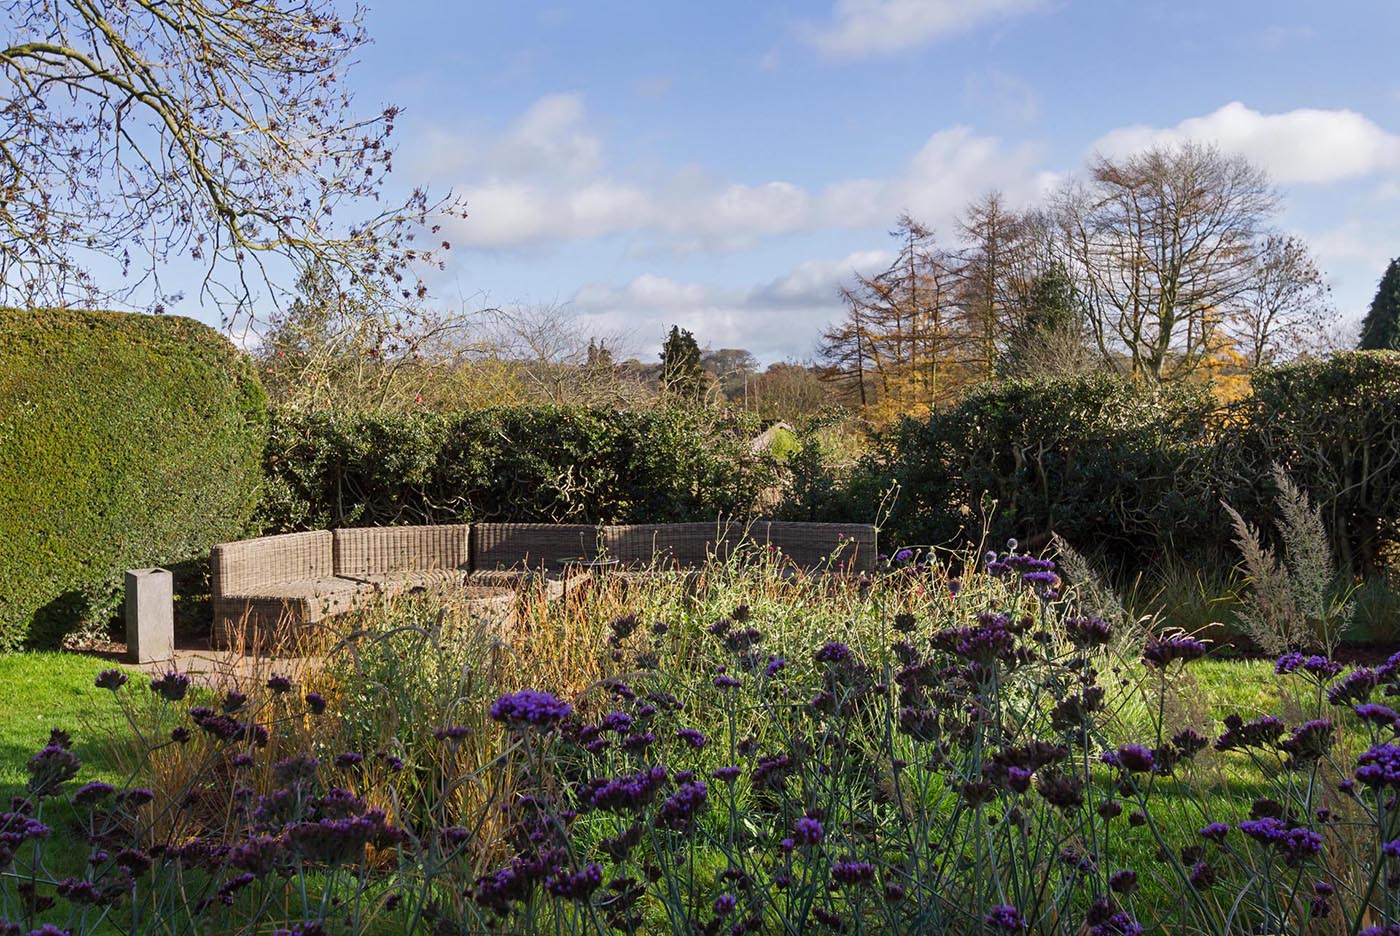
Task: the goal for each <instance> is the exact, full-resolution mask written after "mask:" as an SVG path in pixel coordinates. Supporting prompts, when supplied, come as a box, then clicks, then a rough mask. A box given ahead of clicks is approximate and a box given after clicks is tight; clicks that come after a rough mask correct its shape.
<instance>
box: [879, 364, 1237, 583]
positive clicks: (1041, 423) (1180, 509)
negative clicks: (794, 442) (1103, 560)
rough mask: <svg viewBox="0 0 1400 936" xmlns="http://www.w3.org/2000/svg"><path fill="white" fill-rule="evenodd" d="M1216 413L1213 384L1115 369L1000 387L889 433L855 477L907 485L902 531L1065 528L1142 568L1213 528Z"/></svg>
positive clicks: (1034, 532) (1036, 533)
mask: <svg viewBox="0 0 1400 936" xmlns="http://www.w3.org/2000/svg"><path fill="white" fill-rule="evenodd" d="M1213 410H1214V406H1213V404H1212V402H1211V400H1210V398H1209V396H1208V395H1207V394H1205V393H1203V392H1199V391H1195V390H1190V389H1186V388H1174V387H1149V386H1146V385H1142V384H1134V383H1131V382H1127V381H1123V380H1118V379H1115V378H1111V377H1107V376H1097V377H1082V378H1072V379H1056V380H1035V381H1012V382H1008V383H1002V384H997V385H993V386H987V387H984V388H982V389H980V390H978V391H975V392H973V393H972V394H971V395H970V396H968V397H967V398H966V399H964V400H963V401H962V402H961V403H960V404H959V405H958V406H957V407H955V408H953V409H950V410H948V411H945V412H942V413H939V414H937V415H935V416H934V417H932V418H930V419H926V420H912V419H909V420H905V421H904V422H902V423H901V424H899V425H898V426H896V427H895V428H893V429H892V430H891V431H889V432H888V433H886V434H884V435H883V436H882V437H880V438H879V439H878V444H877V445H876V447H875V449H874V451H873V452H872V454H871V455H870V456H869V457H868V458H867V459H866V460H865V462H864V463H863V464H862V465H861V467H860V469H859V471H858V472H857V477H856V478H855V479H854V482H853V487H854V489H855V492H856V499H857V500H858V501H862V500H863V501H870V500H872V499H873V498H874V497H875V496H876V495H877V494H878V493H879V492H880V491H881V490H882V489H884V488H885V487H887V486H888V485H889V484H890V483H891V482H895V483H897V484H898V488H899V490H898V495H897V498H896V500H895V502H894V508H893V512H892V513H891V515H890V517H889V523H888V526H889V529H890V533H891V534H892V537H891V539H890V541H891V542H893V541H895V540H900V541H903V542H910V543H921V544H944V545H957V544H960V543H963V542H965V541H967V540H968V539H975V538H976V537H977V536H978V535H980V533H981V530H982V526H983V524H984V523H989V525H990V527H989V532H990V534H991V538H992V543H993V544H994V545H998V546H999V545H1000V543H1001V542H1002V541H1004V540H1005V539H1007V538H1008V537H1010V536H1016V537H1017V538H1019V539H1020V540H1021V541H1022V542H1025V543H1027V544H1028V545H1031V546H1033V547H1036V548H1039V547H1041V546H1043V545H1045V544H1046V543H1047V542H1048V540H1049V538H1050V535H1051V533H1052V532H1053V533H1058V534H1059V535H1061V536H1063V537H1065V539H1066V540H1068V541H1069V542H1071V543H1073V544H1075V545H1077V546H1079V547H1080V548H1082V549H1086V550H1090V551H1093V552H1094V553H1096V554H1099V555H1103V556H1109V557H1111V558H1112V559H1113V560H1114V561H1115V562H1116V563H1117V564H1120V565H1125V566H1135V565H1142V564H1145V563H1147V562H1150V561H1152V560H1153V559H1155V558H1158V557H1160V555H1161V554H1162V553H1164V552H1166V551H1172V552H1175V553H1177V554H1181V553H1183V552H1185V553H1190V552H1193V551H1195V550H1196V549H1197V548H1198V547H1199V546H1200V545H1201V540H1202V535H1203V534H1204V538H1206V539H1207V540H1208V539H1209V538H1210V535H1211V533H1210V531H1208V530H1207V529H1205V527H1207V526H1208V525H1209V520H1210V517H1211V516H1212V515H1213V513H1214V512H1215V511H1216V507H1215V501H1216V499H1217V498H1216V491H1215V489H1214V477H1213V471H1212V470H1211V469H1210V465H1211V463H1212V461H1213V458H1214V454H1215V450H1214V448H1213V446H1212V436H1213V432H1212V415H1213ZM859 509H860V508H858V510H859ZM864 509H868V508H864Z"/></svg>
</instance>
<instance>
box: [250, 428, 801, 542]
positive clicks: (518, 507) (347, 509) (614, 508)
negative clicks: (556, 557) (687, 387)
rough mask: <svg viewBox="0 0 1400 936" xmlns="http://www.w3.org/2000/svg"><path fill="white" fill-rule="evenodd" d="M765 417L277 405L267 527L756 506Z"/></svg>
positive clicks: (596, 519)
mask: <svg viewBox="0 0 1400 936" xmlns="http://www.w3.org/2000/svg"><path fill="white" fill-rule="evenodd" d="M754 431H755V427H754V426H753V425H751V424H749V423H748V422H746V421H743V420H738V421H733V420H727V419H720V418H719V417H716V416H715V415H714V414H712V413H707V412H704V411H701V410H698V409H696V410H689V411H687V410H682V409H650V410H635V411H622V412H617V411H613V410H601V409H584V408H572V407H569V408H560V407H538V408H533V407H532V408H503V409H486V410H476V411H470V412H462V413H454V414H435V413H354V412H343V413H336V412H299V411H290V410H289V411H277V412H275V413H274V418H273V420H272V425H271V432H270V435H269V441H268V446H267V453H266V459H265V470H266V483H265V490H264V499H263V502H262V507H261V510H260V514H259V518H260V520H261V522H262V525H263V526H264V528H266V529H267V530H268V531H292V530H306V529H323V528H331V527H338V526H380V525H391V524H416V523H446V522H470V521H478V520H479V521H486V520H512V521H520V522H527V521H538V522H553V523H563V522H587V523H607V522H631V521H649V522H671V521H683V520H703V519H714V518H715V517H716V516H717V515H719V514H724V515H730V516H742V515H745V514H748V513H750V512H752V511H753V510H754V509H755V507H756V505H757V504H758V503H759V500H760V496H761V495H762V494H763V492H764V491H765V490H767V489H768V488H769V487H771V485H772V484H773V482H774V477H775V475H774V467H773V463H772V460H771V459H769V458H767V457H765V456H759V455H755V454H754V453H753V452H752V451H751V450H750V447H749V439H750V437H751V436H752V435H753V433H754Z"/></svg>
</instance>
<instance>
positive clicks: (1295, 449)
mask: <svg viewBox="0 0 1400 936" xmlns="http://www.w3.org/2000/svg"><path fill="white" fill-rule="evenodd" d="M1253 385H1254V390H1253V395H1252V396H1251V397H1250V398H1249V399H1248V400H1246V401H1245V402H1244V403H1243V404H1242V405H1241V407H1240V413H1239V417H1240V418H1239V419H1238V420H1237V422H1238V424H1239V426H1240V428H1239V429H1238V430H1237V431H1235V432H1234V433H1232V441H1234V443H1235V448H1234V450H1233V451H1232V452H1231V453H1230V455H1231V457H1230V458H1229V459H1227V460H1225V462H1224V464H1225V465H1227V466H1228V467H1229V468H1230V469H1231V477H1229V478H1228V479H1227V482H1226V483H1227V484H1228V488H1229V491H1230V496H1231V502H1232V503H1236V502H1237V503H1239V504H1240V505H1242V506H1241V509H1245V510H1248V511H1250V512H1252V513H1254V514H1256V515H1260V514H1264V513H1266V512H1267V511H1268V510H1269V505H1270V501H1271V499H1272V496H1273V493H1274V492H1273V490H1272V483H1271V481H1270V477H1269V463H1270V462H1273V461H1277V462H1279V463H1280V464H1282V465H1285V466H1287V468H1288V470H1289V473H1290V474H1291V475H1292V477H1293V479H1294V480H1295V481H1296V482H1298V483H1299V484H1300V485H1302V486H1303V488H1304V489H1305V490H1307V491H1308V492H1309V493H1310V494H1311V495H1312V496H1313V498H1314V500H1316V501H1317V503H1318V505H1319V506H1320V507H1321V508H1322V515H1323V519H1324V520H1325V521H1326V523H1327V526H1328V528H1329V532H1330V533H1331V536H1332V542H1333V543H1334V544H1335V547H1336V549H1337V551H1338V553H1339V558H1340V559H1341V560H1342V561H1343V562H1344V563H1345V564H1347V565H1348V566H1349V567H1351V568H1353V569H1355V570H1356V571H1358V572H1362V573H1370V572H1374V571H1375V570H1376V569H1377V567H1378V566H1380V565H1381V564H1382V563H1384V562H1386V561H1388V560H1390V561H1393V560H1395V559H1400V556H1397V555H1396V552H1397V550H1398V549H1400V351H1349V352H1345V353H1341V354H1335V355H1333V356H1331V357H1329V358H1326V359H1324V360H1320V361H1313V362H1308V363H1302V364H1291V365H1288V366H1286V367H1277V368H1271V369H1268V370H1265V371H1262V372H1260V373H1259V374H1257V375H1256V376H1255V378H1254V381H1253ZM1261 497H1262V498H1263V500H1262V502H1261Z"/></svg>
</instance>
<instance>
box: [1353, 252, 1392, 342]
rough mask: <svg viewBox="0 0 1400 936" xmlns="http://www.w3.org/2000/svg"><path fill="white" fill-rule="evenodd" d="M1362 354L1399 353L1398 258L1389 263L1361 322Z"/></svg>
mask: <svg viewBox="0 0 1400 936" xmlns="http://www.w3.org/2000/svg"><path fill="white" fill-rule="evenodd" d="M1359 347H1360V348H1361V350H1362V351H1400V258H1397V259H1395V260H1392V261H1390V266H1388V267H1386V268H1385V275H1384V276H1382V277H1381V283H1380V285H1379V286H1377V287H1376V298H1374V299H1372V300H1371V311H1369V312H1367V313H1366V318H1365V319H1364V320H1363V321H1362V322H1361V344H1360V345H1359Z"/></svg>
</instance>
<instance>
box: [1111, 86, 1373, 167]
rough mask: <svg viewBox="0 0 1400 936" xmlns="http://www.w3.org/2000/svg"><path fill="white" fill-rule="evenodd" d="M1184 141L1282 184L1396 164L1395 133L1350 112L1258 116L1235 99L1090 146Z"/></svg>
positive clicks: (1116, 151) (1115, 150) (1120, 150)
mask: <svg viewBox="0 0 1400 936" xmlns="http://www.w3.org/2000/svg"><path fill="white" fill-rule="evenodd" d="M1185 140H1194V141H1197V142H1202V143H1215V144H1217V145H1218V146H1220V147H1221V149H1224V150H1226V151H1228V152H1232V153H1239V154H1240V155H1242V156H1245V157H1247V158H1248V159H1249V160H1251V161H1252V162H1254V163H1255V164H1257V165H1259V166H1262V167H1263V168H1265V169H1267V170H1268V171H1269V172H1270V173H1271V174H1272V175H1273V177H1274V179H1275V180H1277V181H1279V182H1284V183H1295V182H1296V183H1326V182H1337V181H1340V180H1342V179H1349V178H1354V177H1356V176H1364V175H1370V174H1372V173H1376V172H1381V171H1384V170H1386V169H1393V168H1397V167H1400V136H1397V135H1396V134H1393V133H1389V132H1387V131H1386V130H1384V129H1382V128H1381V127H1380V126H1378V125H1377V124H1376V123H1375V122H1374V121H1372V120H1370V119H1369V118H1367V117H1366V116H1364V115H1362V114H1358V113H1357V112H1355V111H1351V110H1315V109H1310V108H1302V109H1299V110H1291V111H1285V112H1283V113H1280V114H1263V113H1260V112H1259V111H1256V110H1251V109H1250V108H1248V107H1246V106H1245V105H1244V104H1241V103H1240V102H1239V101H1234V102H1232V103H1230V104H1226V105H1225V106H1224V107H1221V108H1220V109H1219V110H1216V111H1214V112H1213V113H1210V114H1206V115H1205V116H1203V117H1191V118H1189V119H1187V120H1183V121H1182V122H1181V123H1179V124H1177V125H1176V126H1175V127H1166V128H1158V127H1149V126H1145V125H1139V126H1134V127H1125V128H1122V129H1120V130H1114V131H1113V132H1112V133H1109V134H1108V135H1106V136H1104V137H1102V138H1101V139H1100V140H1099V141H1098V142H1097V143H1096V144H1095V148H1096V149H1097V150H1098V151H1099V152H1101V153H1103V154H1105V155H1123V154H1125V153H1130V152H1133V151H1135V150H1140V149H1144V148H1146V147H1148V146H1153V145H1159V144H1173V143H1180V142H1183V141H1185Z"/></svg>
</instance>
